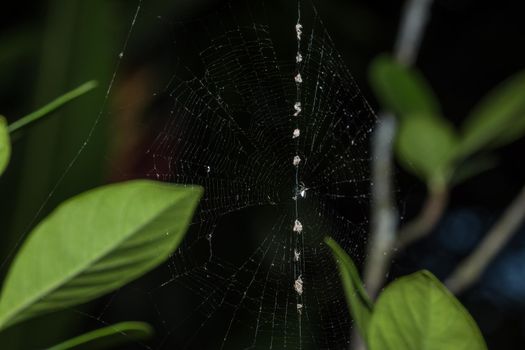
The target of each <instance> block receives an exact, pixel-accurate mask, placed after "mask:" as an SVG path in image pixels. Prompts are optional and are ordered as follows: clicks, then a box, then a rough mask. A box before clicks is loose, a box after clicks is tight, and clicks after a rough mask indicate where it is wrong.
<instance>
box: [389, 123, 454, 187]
mask: <svg viewBox="0 0 525 350" xmlns="http://www.w3.org/2000/svg"><path fill="white" fill-rule="evenodd" d="M458 142H459V141H458V138H457V135H456V133H455V130H454V128H453V127H452V126H451V125H450V124H449V123H448V122H447V121H446V120H445V119H442V118H439V117H431V116H423V117H414V118H412V117H409V118H407V119H406V120H403V121H402V122H401V124H400V127H399V133H398V135H397V141H396V152H397V156H398V159H399V161H400V163H401V164H402V165H403V166H404V167H405V169H406V170H407V171H410V172H412V173H414V174H415V175H417V176H419V177H420V178H421V179H422V180H424V181H426V182H427V183H428V184H430V185H433V184H434V183H436V182H437V183H440V184H442V183H446V181H447V178H448V177H449V176H450V172H451V169H452V166H453V164H452V162H453V161H454V156H455V151H456V147H457V144H458Z"/></svg>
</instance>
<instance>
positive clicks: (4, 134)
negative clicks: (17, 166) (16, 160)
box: [0, 115, 11, 175]
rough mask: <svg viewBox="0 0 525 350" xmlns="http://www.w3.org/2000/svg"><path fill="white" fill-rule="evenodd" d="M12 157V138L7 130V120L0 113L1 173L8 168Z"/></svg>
mask: <svg viewBox="0 0 525 350" xmlns="http://www.w3.org/2000/svg"><path fill="white" fill-rule="evenodd" d="M10 158H11V140H10V138H9V131H7V121H6V120H5V118H4V117H2V116H1V115H0V175H2V173H3V172H4V171H5V168H7V164H9V159H10Z"/></svg>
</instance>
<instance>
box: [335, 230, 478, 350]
mask: <svg viewBox="0 0 525 350" xmlns="http://www.w3.org/2000/svg"><path fill="white" fill-rule="evenodd" d="M325 242H326V244H327V245H328V246H329V247H330V248H331V250H332V254H333V256H334V258H335V260H336V262H337V266H338V269H339V272H340V275H341V281H342V284H343V288H344V290H345V295H346V300H347V304H348V307H349V309H350V313H351V314H352V317H353V318H354V321H355V323H356V325H357V328H358V330H359V334H360V335H361V337H362V338H363V340H364V342H365V343H366V345H367V348H368V350H400V349H403V350H434V349H435V350H438V349H439V350H456V349H463V350H483V349H487V346H486V344H485V341H484V340H483V337H482V335H481V332H480V330H479V328H478V326H477V325H476V323H475V321H474V320H473V318H472V316H471V315H470V314H469V313H468V311H467V310H466V309H465V308H464V307H463V306H462V305H461V303H460V302H459V301H458V300H457V299H456V298H455V297H454V296H453V295H452V294H451V293H450V292H449V291H448V290H447V289H446V287H445V286H444V285H443V284H442V283H441V282H440V281H439V280H438V279H437V278H436V277H435V276H434V275H432V273H430V272H429V271H425V270H423V271H419V272H416V273H414V274H411V275H408V276H404V277H401V278H399V279H397V280H395V281H394V282H392V283H391V284H390V285H388V286H387V287H386V288H385V289H384V290H383V291H382V293H381V294H380V295H379V298H378V300H377V302H376V303H375V304H374V303H373V302H372V301H371V300H370V298H369V297H368V295H367V293H366V291H365V289H364V287H363V284H362V282H361V279H360V278H359V273H358V271H357V268H356V266H355V265H354V263H353V261H352V259H351V258H350V257H349V256H348V255H347V254H346V252H345V251H344V250H343V249H342V248H341V247H340V246H339V245H338V244H337V242H335V241H334V240H333V239H332V238H326V240H325Z"/></svg>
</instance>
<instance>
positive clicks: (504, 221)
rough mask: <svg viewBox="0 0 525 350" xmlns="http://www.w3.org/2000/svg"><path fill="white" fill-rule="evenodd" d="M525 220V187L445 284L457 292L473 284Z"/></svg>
mask: <svg viewBox="0 0 525 350" xmlns="http://www.w3.org/2000/svg"><path fill="white" fill-rule="evenodd" d="M524 221H525V187H523V189H522V190H521V192H520V194H519V195H518V197H516V199H515V200H514V202H512V204H511V206H510V207H509V208H508V209H507V210H506V211H505V213H504V214H503V217H502V218H501V219H500V220H499V221H498V222H497V223H496V225H494V227H493V228H492V229H491V230H490V231H489V233H488V234H487V236H485V238H484V239H483V241H482V242H481V243H480V245H479V246H478V247H477V248H476V250H475V251H474V252H473V253H472V254H470V255H469V256H468V257H467V258H466V259H465V260H464V261H463V262H462V263H461V264H460V265H459V266H458V267H457V268H456V270H455V271H454V272H453V273H452V274H451V276H450V277H449V278H448V279H447V280H446V281H445V285H446V286H447V287H448V288H449V289H450V290H451V291H452V292H453V293H455V294H459V293H461V292H463V291H464V290H466V289H467V288H469V287H470V286H472V284H474V283H475V282H476V281H477V280H478V279H479V277H480V276H481V274H482V273H483V271H485V268H486V267H487V266H488V265H489V263H490V262H491V261H492V260H493V259H494V257H495V256H496V255H497V254H498V253H499V252H500V251H501V249H503V247H504V246H505V245H506V244H507V243H508V242H509V240H510V239H511V238H512V235H513V234H514V232H516V230H517V229H518V228H519V226H520V225H521V224H522V223H523V222H524Z"/></svg>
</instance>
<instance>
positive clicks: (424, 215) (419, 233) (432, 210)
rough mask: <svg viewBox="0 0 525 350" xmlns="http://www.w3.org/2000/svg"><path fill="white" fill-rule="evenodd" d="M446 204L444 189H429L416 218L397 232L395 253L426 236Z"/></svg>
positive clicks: (446, 197)
mask: <svg viewBox="0 0 525 350" xmlns="http://www.w3.org/2000/svg"><path fill="white" fill-rule="evenodd" d="M447 204H448V190H447V189H446V188H439V189H430V190H429V194H428V197H427V199H426V200H425V204H424V206H423V209H422V210H421V212H420V214H419V215H418V217H417V218H416V219H414V220H413V221H411V222H409V223H408V224H406V225H405V226H403V227H402V228H401V229H400V230H399V233H398V238H397V242H396V246H395V248H396V250H397V252H399V251H401V250H403V249H404V248H406V247H407V246H408V245H410V244H411V243H413V242H415V241H417V240H419V239H421V238H423V237H425V236H426V235H428V234H429V233H430V232H431V231H432V229H433V228H434V226H435V225H436V224H437V223H438V222H439V219H440V218H441V216H442V215H443V212H444V211H445V208H446V207H447Z"/></svg>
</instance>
